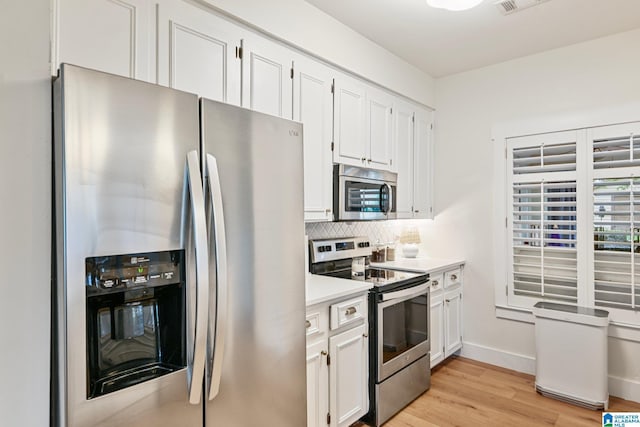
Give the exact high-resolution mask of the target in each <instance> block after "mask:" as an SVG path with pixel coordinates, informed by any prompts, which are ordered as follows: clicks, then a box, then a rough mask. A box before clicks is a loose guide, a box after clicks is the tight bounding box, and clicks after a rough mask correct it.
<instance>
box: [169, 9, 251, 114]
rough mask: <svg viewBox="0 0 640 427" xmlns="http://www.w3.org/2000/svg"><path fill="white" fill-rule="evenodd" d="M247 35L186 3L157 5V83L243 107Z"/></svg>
mask: <svg viewBox="0 0 640 427" xmlns="http://www.w3.org/2000/svg"><path fill="white" fill-rule="evenodd" d="M242 35H243V33H242V30H241V29H240V28H239V27H237V26H235V25H232V24H231V23H229V22H227V21H225V20H224V19H222V18H220V17H218V16H215V15H213V14H212V13H210V12H208V11H207V10H205V9H202V8H200V7H198V6H195V5H192V4H190V3H186V2H175V1H166V0H165V1H162V2H160V3H159V5H158V83H159V84H161V85H164V86H169V87H172V88H175V89H179V90H184V91H187V92H192V93H196V94H198V95H200V96H202V97H204V98H208V99H212V100H214V101H221V102H227V103H230V104H234V105H240V69H241V62H240V58H239V55H237V52H238V49H239V48H240V42H241V39H242Z"/></svg>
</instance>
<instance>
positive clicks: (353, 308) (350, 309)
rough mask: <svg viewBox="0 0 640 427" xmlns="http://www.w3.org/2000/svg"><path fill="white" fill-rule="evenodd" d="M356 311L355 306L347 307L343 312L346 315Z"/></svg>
mask: <svg viewBox="0 0 640 427" xmlns="http://www.w3.org/2000/svg"><path fill="white" fill-rule="evenodd" d="M356 311H358V310H357V309H356V308H355V307H349V308H347V309H346V310H345V314H346V315H347V316H349V315H352V314H355V312H356Z"/></svg>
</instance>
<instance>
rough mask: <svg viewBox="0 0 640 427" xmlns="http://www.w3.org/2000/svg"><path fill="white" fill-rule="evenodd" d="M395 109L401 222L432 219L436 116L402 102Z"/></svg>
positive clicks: (395, 140) (398, 199)
mask: <svg viewBox="0 0 640 427" xmlns="http://www.w3.org/2000/svg"><path fill="white" fill-rule="evenodd" d="M393 105H394V108H393V141H394V146H395V150H396V151H395V159H396V160H395V162H396V165H395V166H396V167H395V170H396V171H397V173H398V187H397V196H398V197H397V206H396V211H397V214H398V218H433V208H432V184H433V182H432V176H433V172H432V171H433V156H432V153H433V143H432V137H431V135H432V132H433V127H432V123H433V113H432V112H431V111H427V110H425V109H423V108H420V107H418V106H416V105H413V104H410V103H408V102H405V101H403V100H400V99H396V100H395V101H394V104H393Z"/></svg>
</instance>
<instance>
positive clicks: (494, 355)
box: [459, 341, 640, 402]
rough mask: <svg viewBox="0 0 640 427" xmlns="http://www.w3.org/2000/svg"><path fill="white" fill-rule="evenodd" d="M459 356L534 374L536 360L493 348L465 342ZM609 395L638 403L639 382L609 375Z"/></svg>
mask: <svg viewBox="0 0 640 427" xmlns="http://www.w3.org/2000/svg"><path fill="white" fill-rule="evenodd" d="M459 354H460V356H463V357H467V358H469V359H473V360H477V361H480V362H484V363H488V364H490V365H496V366H500V367H503V368H507V369H512V370H514V371H518V372H524V373H526V374H530V375H535V374H536V359H535V358H534V357H531V356H525V355H523V354H517V353H511V352H509V351H504V350H499V349H497V348H493V347H487V346H484V345H480V344H475V343H470V342H467V341H465V342H464V343H463V345H462V349H461V350H460V352H459ZM609 395H611V396H615V397H619V398H622V399H626V400H632V401H634V402H640V381H634V380H630V379H627V378H620V377H616V376H613V375H609Z"/></svg>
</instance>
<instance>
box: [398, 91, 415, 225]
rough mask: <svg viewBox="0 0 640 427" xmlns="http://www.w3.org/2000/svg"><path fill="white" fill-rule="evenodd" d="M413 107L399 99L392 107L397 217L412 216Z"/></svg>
mask: <svg viewBox="0 0 640 427" xmlns="http://www.w3.org/2000/svg"><path fill="white" fill-rule="evenodd" d="M413 112H414V108H413V107H412V106H411V105H409V104H407V103H405V102H401V101H396V102H395V103H394V107H393V139H394V146H395V149H396V154H395V156H394V157H395V165H394V167H395V169H396V170H397V172H398V186H397V189H396V195H397V200H396V203H397V205H396V212H397V215H398V219H400V218H412V217H413V173H414V170H413V164H414V159H413V135H414V117H413Z"/></svg>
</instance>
